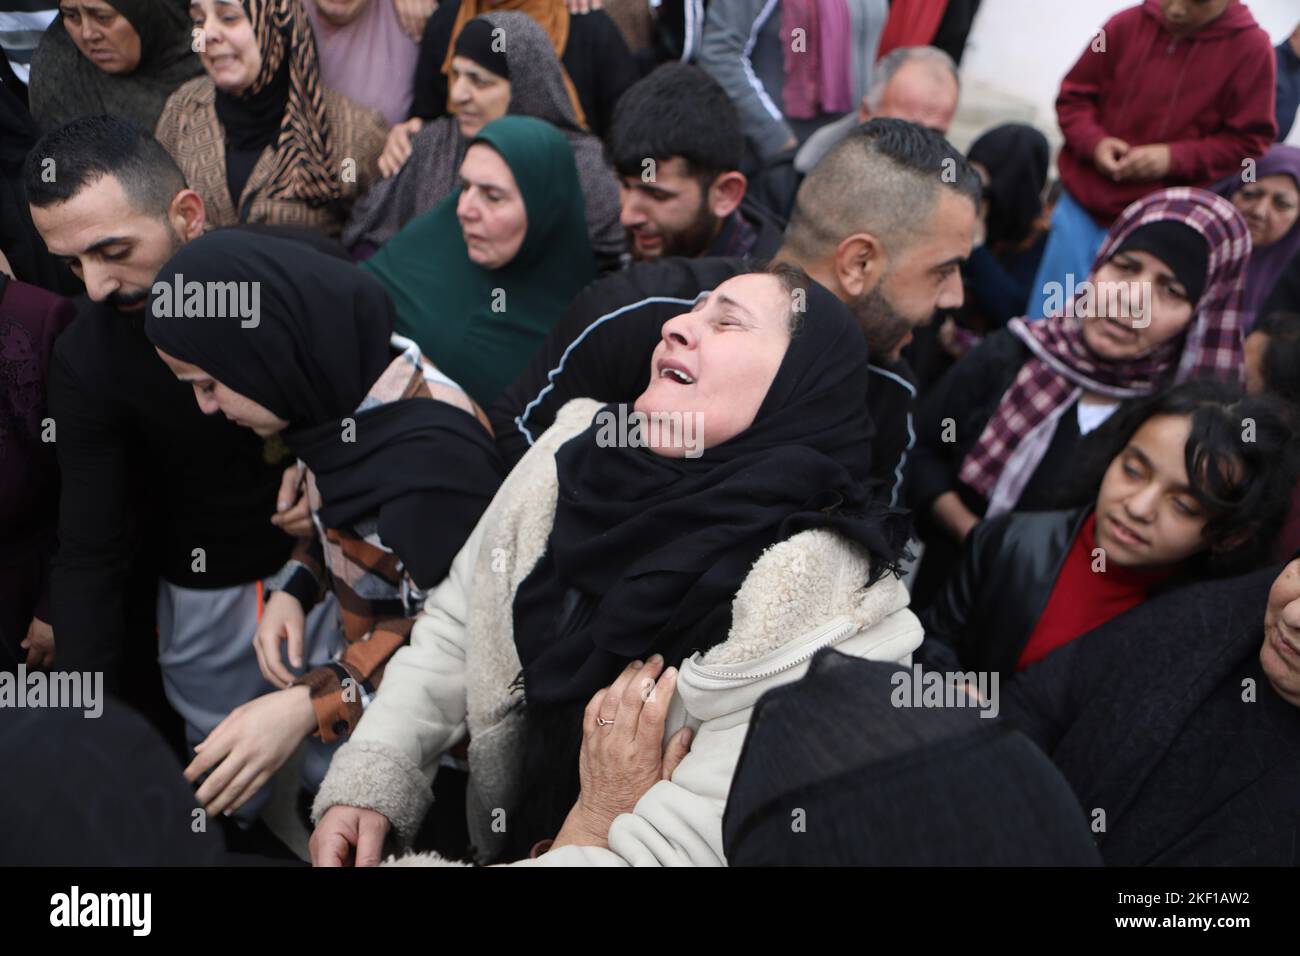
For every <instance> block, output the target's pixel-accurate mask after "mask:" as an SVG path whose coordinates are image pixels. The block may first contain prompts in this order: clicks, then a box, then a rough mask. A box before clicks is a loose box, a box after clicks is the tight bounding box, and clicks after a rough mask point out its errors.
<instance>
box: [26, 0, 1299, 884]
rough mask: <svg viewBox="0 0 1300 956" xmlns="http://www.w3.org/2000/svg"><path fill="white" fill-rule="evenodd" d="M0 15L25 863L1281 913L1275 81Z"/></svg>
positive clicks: (1288, 808)
mask: <svg viewBox="0 0 1300 956" xmlns="http://www.w3.org/2000/svg"><path fill="white" fill-rule="evenodd" d="M0 7H3V10H0V79H2V80H3V85H2V86H0V164H2V165H3V170H2V172H3V185H2V186H0V690H3V688H4V686H6V685H5V684H4V681H3V678H4V676H5V675H14V676H16V679H17V680H16V683H11V684H10V685H9V686H10V687H11V688H14V687H16V688H18V691H17V692H18V693H20V694H21V693H22V692H23V691H22V688H23V687H24V686H25V682H27V681H30V680H34V679H36V677H37V676H39V675H40V674H42V673H46V672H48V673H50V674H66V675H86V681H85V686H91V684H92V681H91V677H90V675H95V678H96V679H98V680H102V682H103V687H104V689H105V692H106V694H107V695H108V698H109V699H108V700H106V701H105V702H103V706H102V708H100V709H101V711H102V717H101V715H99V714H96V717H97V718H100V719H96V720H86V719H83V718H82V716H81V713H80V712H79V711H77V712H75V719H74V716H73V713H74V712H72V711H69V709H68V708H67V707H50V708H45V709H42V708H39V707H37V708H28V709H25V710H23V711H21V712H17V711H9V710H7V708H10V707H13V706H14V704H13V703H12V702H8V701H7V698H6V697H5V695H4V693H0V762H3V764H4V765H5V766H6V767H7V768H9V769H11V770H12V772H13V773H14V774H15V775H16V776H15V777H14V779H21V780H22V781H23V784H22V786H21V787H20V788H7V791H6V796H5V797H4V798H0V807H3V808H4V809H5V812H4V813H3V814H0V819H3V820H4V822H3V823H0V862H8V863H30V864H41V863H73V864H89V865H96V864H98V865H122V864H133V865H162V864H178V863H179V864H193V865H213V864H218V863H241V862H243V863H246V862H251V861H255V860H256V861H264V860H268V859H271V860H276V861H279V862H286V863H288V862H302V861H304V860H310V862H311V863H313V864H315V865H319V866H331V865H332V866H338V865H374V864H378V863H380V862H381V861H382V860H383V859H385V858H388V860H389V861H390V862H393V863H396V864H400V865H444V864H449V863H476V864H511V865H523V866H585V865H726V864H731V865H744V864H792V863H794V864H879V865H1058V866H1060V865H1071V866H1075V865H1077V866H1094V865H1102V864H1105V865H1224V864H1255V865H1258V864H1283V865H1296V864H1300V849H1298V847H1300V842H1298V841H1297V835H1300V149H1298V148H1296V147H1291V146H1287V145H1283V144H1282V143H1281V140H1283V139H1285V138H1286V136H1287V134H1288V131H1289V130H1290V128H1291V126H1292V124H1293V122H1294V119H1295V114H1296V111H1297V106H1300V26H1298V27H1297V28H1296V31H1295V32H1294V33H1292V34H1291V35H1290V36H1288V37H1285V38H1282V39H1281V42H1280V43H1278V44H1277V45H1276V46H1275V45H1274V44H1273V42H1272V41H1271V40H1270V38H1269V36H1268V35H1267V33H1266V32H1265V31H1264V30H1263V29H1262V28H1261V27H1260V26H1259V25H1258V23H1257V22H1256V20H1255V18H1254V16H1253V14H1252V13H1251V11H1250V9H1249V6H1248V4H1247V3H1245V2H1242V0H1143V2H1139V3H1137V5H1135V6H1133V7H1131V8H1129V9H1126V10H1123V11H1121V12H1119V13H1117V14H1116V15H1115V16H1114V17H1113V18H1111V19H1110V20H1109V21H1108V22H1106V23H1105V24H1099V27H1100V28H1101V29H1100V30H1099V31H1098V33H1097V34H1096V35H1095V36H1094V37H1091V38H1081V42H1080V46H1081V47H1083V52H1082V53H1081V55H1080V56H1079V58H1078V61H1077V62H1076V63H1075V64H1074V66H1073V67H1072V68H1071V69H1070V70H1069V72H1068V74H1067V75H1066V77H1065V79H1064V81H1063V82H1062V84H1061V87H1060V92H1059V96H1058V99H1057V101H1056V112H1057V117H1056V118H1057V120H1058V121H1059V128H1060V133H1061V135H1062V137H1063V141H1064V142H1063V146H1062V147H1061V148H1060V150H1059V153H1058V154H1057V155H1056V156H1053V149H1052V146H1051V139H1050V138H1049V135H1048V134H1050V133H1051V132H1052V131H1050V130H1043V129H1036V128H1035V127H1033V126H1031V125H1027V124H1023V123H1005V124H1001V125H997V126H995V127H993V128H991V129H988V130H985V131H984V132H983V133H982V134H981V135H979V136H978V137H977V138H975V139H974V142H973V143H972V145H971V146H970V148H969V150H968V151H967V152H966V154H964V155H963V153H962V152H960V151H959V150H958V149H956V148H955V147H954V146H953V145H952V144H951V143H950V142H949V141H948V140H947V139H946V138H945V137H946V135H947V133H948V130H949V128H950V126H951V125H952V123H953V120H954V116H955V115H956V114H957V110H958V101H959V96H960V94H961V91H962V82H961V66H960V64H961V61H962V54H963V52H964V48H965V46H966V39H967V36H968V34H969V33H970V31H971V28H972V25H973V23H974V22H975V19H976V17H977V16H978V15H979V8H980V3H979V0H970V2H963V0H948V2H938V0H926V2H922V0H892V2H887V0H765V2H764V0H660V2H655V3H647V2H645V0H604V3H603V5H602V4H601V3H600V2H598V0H444V2H441V3H437V2H434V0H58V2H54V0H25V2H9V3H4V4H0ZM1098 38H1101V39H1100V42H1099V41H1098ZM1085 40H1086V42H1085ZM1288 562H1289V563H1288ZM923 687H924V688H929V689H930V690H933V691H934V694H933V695H932V694H930V693H929V691H927V692H925V693H922V692H921V688H923ZM913 689H915V692H913ZM932 698H933V699H932ZM105 763H112V764H113V765H114V766H115V767H118V768H120V770H119V771H118V772H115V773H114V774H110V775H104V774H103V773H102V772H101V770H100V768H101V767H102V765H104V764H105ZM138 789H143V790H145V791H147V800H137V799H136V798H135V796H134V794H135V793H136V792H137V790H138ZM194 813H200V814H202V815H204V816H205V819H206V818H210V819H211V821H212V825H211V826H210V827H196V826H194V825H193V820H194Z"/></svg>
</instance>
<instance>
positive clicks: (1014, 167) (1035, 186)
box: [966, 123, 1051, 246]
mask: <svg viewBox="0 0 1300 956" xmlns="http://www.w3.org/2000/svg"><path fill="white" fill-rule="evenodd" d="M1050 152H1051V150H1050V149H1049V148H1048V145H1047V138H1046V137H1045V136H1043V134H1042V133H1040V132H1039V131H1038V130H1036V129H1034V128H1033V127H1032V126H1024V125H1022V124H1020V123H1007V124H1005V125H1003V126H998V127H995V128H994V129H991V130H989V131H988V132H987V133H985V134H984V135H983V136H981V137H980V138H979V139H977V140H975V142H974V144H973V145H972V146H971V148H970V151H969V152H968V153H967V154H966V158H967V159H969V160H970V161H971V162H972V163H979V164H980V165H981V166H983V167H984V168H985V169H987V170H988V172H989V180H990V182H989V185H988V187H987V188H986V190H985V195H986V196H987V198H988V200H989V221H988V244H989V245H990V246H995V245H997V244H998V243H1001V242H1020V241H1022V240H1023V239H1025V238H1026V237H1027V236H1028V235H1029V230H1030V228H1031V227H1032V226H1033V224H1034V220H1035V219H1037V218H1038V216H1039V215H1040V214H1041V213H1042V211H1043V188H1044V187H1045V186H1046V185H1047V166H1048V157H1049V155H1050Z"/></svg>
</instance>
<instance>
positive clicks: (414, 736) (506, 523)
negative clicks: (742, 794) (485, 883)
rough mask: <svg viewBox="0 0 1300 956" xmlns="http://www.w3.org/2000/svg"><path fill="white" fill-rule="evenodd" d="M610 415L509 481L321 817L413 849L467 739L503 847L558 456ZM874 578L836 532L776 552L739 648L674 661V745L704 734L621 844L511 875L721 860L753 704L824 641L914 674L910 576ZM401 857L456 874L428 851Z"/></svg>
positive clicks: (339, 775) (479, 799)
mask: <svg viewBox="0 0 1300 956" xmlns="http://www.w3.org/2000/svg"><path fill="white" fill-rule="evenodd" d="M599 407H600V405H599V403H597V402H594V401H591V400H590V399H578V400H575V401H572V402H569V403H568V404H567V405H565V406H564V408H563V409H561V410H560V413H559V415H558V416H557V417H556V421H555V424H554V425H553V426H552V427H551V428H550V429H548V430H547V431H546V433H545V434H543V435H542V436H541V438H539V439H538V441H537V442H536V443H535V444H534V445H533V447H532V448H531V449H530V450H529V451H528V453H527V454H526V455H525V456H524V458H523V459H522V460H521V461H520V462H519V464H518V466H516V468H515V469H514V471H512V472H511V473H510V475H509V477H507V479H506V481H505V482H504V484H503V485H502V486H501V489H500V490H499V491H498V493H497V495H496V497H495V498H494V499H493V501H492V504H491V505H490V506H489V508H488V510H487V512H486V513H485V514H484V515H483V518H482V519H481V520H480V521H479V524H478V526H477V527H476V528H475V530H474V533H473V534H472V535H471V536H470V538H469V540H468V541H467V542H466V544H465V546H464V548H463V549H462V550H461V552H460V554H459V555H458V556H457V557H456V560H455V561H454V562H453V564H452V568H451V572H450V574H449V575H448V577H447V579H446V580H445V581H443V583H442V584H440V585H439V586H438V587H437V588H436V589H435V590H434V591H433V592H432V593H431V594H430V595H429V597H428V600H427V601H426V603H425V608H424V613H423V614H422V615H421V616H420V618H419V619H418V620H417V622H416V624H415V626H414V628H413V629H412V633H411V643H410V644H409V645H408V646H406V647H403V648H402V649H401V650H399V651H398V652H397V653H396V654H395V655H394V656H393V658H392V660H391V661H390V662H389V664H388V667H387V670H386V671H385V674H384V680H383V683H382V684H381V685H380V689H379V692H378V694H377V695H376V697H375V699H374V701H373V702H372V703H371V704H370V706H369V707H368V708H367V709H366V712H365V715H364V716H363V717H362V718H361V721H360V723H359V724H358V725H357V729H356V730H355V731H354V733H353V734H352V738H351V739H350V740H349V741H348V743H347V744H345V745H344V746H343V747H342V748H340V750H339V752H338V753H337V754H336V755H335V757H334V760H333V761H332V763H331V764H330V769H329V772H328V773H327V774H326V776H325V780H324V782H323V783H322V785H321V789H320V792H319V793H318V794H317V797H316V802H315V805H314V806H313V808H312V819H313V821H319V819H320V817H321V816H322V815H323V814H324V813H325V811H326V810H328V809H329V808H330V807H331V806H334V805H336V804H343V805H349V806H358V807H367V808H370V809H373V810H377V811H379V812H380V813H382V814H384V816H386V817H387V818H388V819H389V820H390V821H391V822H392V824H393V830H394V834H395V836H396V838H397V841H398V843H399V844H400V845H401V846H403V847H406V846H409V844H410V840H411V839H412V837H413V836H414V834H415V832H416V831H417V830H418V828H419V826H420V822H421V821H422V820H423V818H424V815H425V813H426V812H427V811H428V809H429V804H430V801H431V799H432V796H431V793H430V787H431V785H432V781H433V776H434V774H435V772H436V771H437V765H438V758H439V756H440V755H441V754H442V753H443V752H444V751H446V750H447V749H449V748H451V747H453V746H455V745H456V744H457V743H459V742H460V741H461V740H462V739H463V738H464V736H465V733H466V731H467V730H468V732H469V734H470V745H469V765H470V778H469V790H468V800H467V816H468V824H469V833H470V838H471V841H472V842H473V844H474V845H475V847H477V848H478V850H479V853H480V856H481V857H482V858H483V859H490V858H491V857H492V856H493V855H494V854H495V853H496V852H497V850H498V848H499V847H500V846H501V845H502V842H503V840H504V834H505V829H506V828H508V827H509V825H510V821H509V818H508V811H507V809H506V808H508V807H511V806H513V805H514V804H513V800H512V798H513V794H514V792H515V786H516V783H517V779H516V778H517V773H518V768H519V767H520V766H521V763H522V761H521V757H520V753H519V744H520V739H521V726H520V720H521V718H520V717H519V716H518V714H517V713H515V711H514V708H515V705H516V704H517V703H518V699H519V693H520V692H519V691H517V690H514V691H512V690H511V686H510V685H511V683H512V682H513V680H514V678H515V677H516V675H517V674H518V673H519V670H520V664H519V658H518V655H517V654H516V652H515V647H514V639H513V626H512V620H511V606H512V604H513V598H514V593H515V591H516V589H517V588H518V587H519V584H520V582H522V581H523V579H524V578H525V577H527V575H528V573H529V572H530V571H531V570H532V569H533V567H534V566H535V565H536V563H537V561H538V560H539V559H540V558H541V556H542V553H543V551H544V549H545V547H546V539H547V536H548V534H549V533H550V528H551V525H552V522H553V520H554V516H555V500H556V472H555V452H556V450H557V449H558V448H559V446H560V445H562V444H563V443H564V442H565V441H567V440H568V439H570V438H572V437H573V436H574V435H577V434H578V433H580V432H581V431H582V430H583V429H585V428H586V427H587V426H588V425H589V424H590V423H591V420H592V417H593V416H594V414H595V412H596V410H597V409H598V408H599ZM868 571H869V567H868V563H867V558H866V555H865V552H863V551H862V550H861V549H859V548H858V547H857V546H855V545H850V544H848V543H847V542H845V541H843V540H842V539H840V538H839V537H837V536H836V535H835V534H833V533H832V532H830V531H822V530H819V531H805V532H802V533H800V534H797V535H795V536H793V537H791V538H789V539H788V540H786V541H782V542H780V543H778V544H775V545H773V546H772V547H770V548H768V549H767V550H766V551H765V552H764V553H763V554H762V555H761V556H760V557H759V558H758V560H757V561H756V562H755V563H754V567H753V569H752V570H751V571H750V573H749V575H748V576H747V577H746V578H745V581H744V583H743V584H742V585H741V588H740V590H739V591H738V592H737V594H736V597H735V600H734V602H733V604H732V627H731V631H730V632H729V634H728V637H727V640H725V641H724V642H722V643H721V644H719V645H717V646H716V647H714V648H712V649H711V650H709V651H708V652H707V653H705V654H703V655H698V654H697V655H696V656H695V657H693V658H691V659H690V660H688V661H685V662H683V664H682V666H681V668H680V672H681V673H680V677H679V679H678V684H677V697H676V698H675V699H674V701H673V704H672V707H671V708H670V711H669V715H668V720H667V725H666V727H665V740H666V739H667V738H668V737H669V736H671V735H672V734H673V733H675V732H676V731H677V730H678V729H679V728H681V727H682V726H683V725H686V724H689V725H690V726H691V727H692V728H694V730H695V738H694V740H693V742H692V744H691V751H690V753H689V754H688V755H687V756H686V758H685V759H683V760H682V762H681V763H680V764H679V765H678V767H677V769H676V771H675V772H674V773H673V776H672V779H671V780H665V781H660V782H659V783H657V784H655V786H653V787H652V788H651V789H650V790H649V791H647V792H646V794H645V795H644V796H643V797H642V798H641V800H640V801H639V802H638V803H637V806H636V808H635V810H634V812H632V813H627V814H623V815H622V816H620V817H619V818H618V819H616V820H615V821H614V823H613V825H612V826H611V828H610V832H609V849H604V848H598V847H577V846H568V847H561V848H560V849H557V850H552V851H551V852H549V853H546V854H543V855H542V856H540V857H538V858H537V859H535V860H524V861H520V862H519V863H518V864H515V865H521V866H566V865H573V866H584V865H608V866H621V865H638V866H639V865H650V866H655V865H687V866H691V865H697V866H708V865H712V866H717V865H725V860H724V857H723V852H722V814H723V810H724V808H725V805H726V797H727V791H728V789H729V788H730V785H731V777H732V774H733V772H734V770H735V766H736V761H737V760H738V759H739V757H740V750H741V745H742V744H743V742H744V738H745V732H746V730H747V728H748V725H749V715H750V712H751V710H752V708H753V706H754V704H755V702H756V701H757V700H758V698H759V697H760V696H762V694H764V693H765V692H766V691H768V690H770V689H772V688H773V687H777V686H780V685H781V684H785V683H789V682H791V681H795V680H798V679H799V678H800V677H801V676H803V674H804V672H805V671H806V669H807V666H808V661H809V660H810V659H811V658H812V656H813V654H814V653H816V651H817V650H819V649H821V648H822V647H827V646H834V647H835V648H836V649H837V650H839V651H841V652H843V653H845V654H850V655H853V656H856V657H864V658H869V659H872V660H881V661H896V662H899V663H902V664H905V665H906V664H910V662H911V653H912V651H913V650H915V648H916V647H917V646H918V645H919V644H920V643H921V639H922V637H923V634H922V630H921V626H920V623H919V622H918V621H917V619H916V617H915V616H914V615H913V614H912V613H911V612H910V611H909V610H907V603H908V595H907V591H906V589H905V588H904V587H903V584H902V582H901V581H899V580H898V579H897V578H895V577H892V576H886V577H885V578H882V579H881V580H880V581H878V582H876V584H874V585H873V586H872V587H870V588H866V587H864V586H863V582H865V581H866V579H867V577H868ZM401 862H402V864H403V865H421V864H424V865H439V864H443V863H445V861H443V860H441V859H440V858H438V857H437V856H436V855H434V854H421V855H417V856H412V857H407V858H405V859H403V860H402V861H401Z"/></svg>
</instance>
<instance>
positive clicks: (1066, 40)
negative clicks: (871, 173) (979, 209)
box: [953, 0, 1300, 148]
mask: <svg viewBox="0 0 1300 956" xmlns="http://www.w3.org/2000/svg"><path fill="white" fill-rule="evenodd" d="M1136 2H1137V0H984V2H983V3H982V4H981V5H980V11H979V14H978V15H977V16H976V18H975V24H974V27H973V28H972V30H971V34H970V40H969V43H968V45H967V47H966V53H965V56H964V58H963V59H962V64H961V68H962V69H961V72H962V83H963V85H964V86H965V95H964V96H963V102H962V110H961V112H960V113H959V121H958V123H957V124H956V127H955V128H954V131H953V141H954V143H956V145H957V146H959V147H960V148H965V147H966V145H967V144H968V142H969V138H970V137H971V136H972V135H973V134H975V133H978V132H980V131H981V130H982V129H985V128H987V127H988V126H990V125H993V122H1003V121H1006V120H1010V119H1019V120H1022V121H1026V122H1033V123H1034V124H1035V125H1036V126H1038V127H1039V128H1040V129H1042V130H1043V131H1044V132H1045V133H1047V134H1048V135H1049V136H1050V137H1052V138H1053V139H1054V140H1056V139H1059V131H1058V130H1057V128H1056V113H1055V109H1054V107H1053V104H1054V103H1055V101H1056V92H1057V88H1058V87H1059V86H1060V84H1061V79H1062V78H1063V77H1064V76H1065V74H1066V73H1067V72H1069V69H1070V67H1072V66H1073V65H1074V62H1075V60H1077V59H1078V58H1079V54H1081V53H1082V52H1083V50H1084V48H1085V47H1086V46H1087V45H1088V43H1089V42H1090V40H1091V39H1092V36H1093V33H1094V32H1095V31H1096V30H1097V28H1098V27H1100V26H1101V25H1102V24H1103V23H1105V22H1106V20H1107V19H1109V18H1110V17H1111V16H1112V15H1113V14H1115V13H1117V12H1118V11H1120V10H1123V9H1124V8H1126V7H1130V6H1134V5H1135V4H1136ZM1247 5H1248V6H1249V7H1250V10H1251V12H1252V13H1254V14H1255V19H1256V20H1258V21H1259V24H1260V26H1262V27H1263V28H1264V29H1265V30H1267V31H1268V35H1269V36H1270V37H1271V38H1272V40H1273V43H1274V44H1275V45H1276V44H1277V43H1280V42H1281V41H1282V39H1283V38H1285V37H1287V36H1289V35H1290V34H1291V31H1292V30H1293V29H1295V27H1296V24H1297V23H1300V3H1297V2H1296V0H1249V2H1248V4H1247ZM1027 113H1028V114H1029V115H1026V114H1027ZM1031 115H1032V119H1031V118H1030V117H1031ZM989 119H993V122H988V120H989ZM1287 142H1289V143H1293V144H1295V145H1300V123H1297V124H1296V128H1294V129H1293V130H1292V131H1291V136H1290V138H1289V139H1288V140H1287Z"/></svg>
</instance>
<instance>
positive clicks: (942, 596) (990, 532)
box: [917, 512, 1012, 671]
mask: <svg viewBox="0 0 1300 956" xmlns="http://www.w3.org/2000/svg"><path fill="white" fill-rule="evenodd" d="M1011 518H1012V513H1011V512H1008V513H1007V514H1004V515H998V516H997V517H996V518H991V519H989V520H988V521H981V522H980V523H979V524H977V525H976V526H975V527H974V529H973V530H972V531H971V533H970V535H969V536H968V537H967V538H966V542H965V544H964V545H963V546H962V552H961V563H960V564H959V565H958V566H957V568H956V569H955V570H954V571H953V573H952V574H950V575H949V576H948V582H947V584H946V585H944V587H943V588H942V590H941V591H940V592H939V595H938V597H937V598H936V599H935V601H934V602H933V603H931V604H930V606H929V607H927V608H926V609H925V610H924V611H922V612H921V626H922V627H923V628H924V629H925V642H924V643H923V644H922V645H921V647H920V649H919V650H918V651H917V660H918V661H919V662H920V663H921V665H922V666H923V667H925V668H926V669H927V670H937V671H958V670H963V669H964V667H963V663H964V662H965V661H966V660H967V659H968V658H969V656H970V649H971V645H972V644H974V643H975V642H976V641H978V640H979V636H980V633H981V631H982V630H983V628H982V626H981V622H980V621H979V620H978V615H977V613H976V611H977V608H978V606H979V601H980V597H981V596H982V595H983V594H984V588H985V587H986V585H987V584H988V581H987V580H986V575H985V571H986V570H988V569H989V568H990V567H991V565H990V563H989V562H990V561H992V560H994V559H995V554H996V551H997V550H998V545H999V543H1000V541H1001V539H1002V536H1003V534H1004V532H1005V531H1006V526H1007V523H1008V522H1009V521H1010V520H1011Z"/></svg>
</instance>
